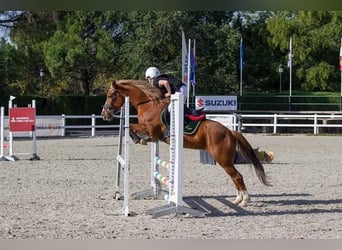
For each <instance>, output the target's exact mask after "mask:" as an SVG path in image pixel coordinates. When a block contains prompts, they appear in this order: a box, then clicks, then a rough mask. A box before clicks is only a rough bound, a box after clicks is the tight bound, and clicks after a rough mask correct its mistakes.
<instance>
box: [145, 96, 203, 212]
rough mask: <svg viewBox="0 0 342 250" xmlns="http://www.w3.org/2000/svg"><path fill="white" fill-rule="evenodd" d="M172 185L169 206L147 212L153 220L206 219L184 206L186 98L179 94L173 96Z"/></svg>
mask: <svg viewBox="0 0 342 250" xmlns="http://www.w3.org/2000/svg"><path fill="white" fill-rule="evenodd" d="M170 118H171V119H170V162H169V170H170V174H169V175H170V185H169V197H168V198H169V199H168V204H166V205H164V206H161V207H157V208H153V209H150V210H148V211H147V213H148V214H151V215H152V218H158V217H160V216H165V215H170V214H176V215H178V214H189V215H193V216H196V217H204V216H205V215H204V213H203V212H201V211H198V210H195V209H192V208H188V207H185V206H183V197H182V193H183V126H184V98H183V95H182V94H181V93H179V92H176V93H175V94H174V95H171V112H170Z"/></svg>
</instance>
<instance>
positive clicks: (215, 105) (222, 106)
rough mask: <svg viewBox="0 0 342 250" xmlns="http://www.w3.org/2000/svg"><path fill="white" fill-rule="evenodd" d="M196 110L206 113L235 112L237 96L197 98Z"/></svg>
mask: <svg viewBox="0 0 342 250" xmlns="http://www.w3.org/2000/svg"><path fill="white" fill-rule="evenodd" d="M195 102H196V109H199V108H204V111H235V110H237V96H229V95H220V96H196V101H195Z"/></svg>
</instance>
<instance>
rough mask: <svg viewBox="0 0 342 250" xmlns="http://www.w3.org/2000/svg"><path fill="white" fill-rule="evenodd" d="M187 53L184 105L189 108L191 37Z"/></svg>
mask: <svg viewBox="0 0 342 250" xmlns="http://www.w3.org/2000/svg"><path fill="white" fill-rule="evenodd" d="M188 48H189V53H188V79H187V98H186V106H187V107H188V108H189V98H190V69H191V57H190V56H191V53H190V51H191V39H189V47H188Z"/></svg>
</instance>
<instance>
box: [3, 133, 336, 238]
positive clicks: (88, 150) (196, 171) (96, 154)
mask: <svg viewBox="0 0 342 250" xmlns="http://www.w3.org/2000/svg"><path fill="white" fill-rule="evenodd" d="M246 137H247V139H248V140H249V141H250V143H251V144H252V146H253V147H260V150H273V151H274V152H275V160H274V161H273V163H271V164H264V167H265V170H266V173H267V174H268V175H269V177H270V179H271V182H272V184H273V186H272V187H266V186H263V185H262V184H261V183H260V182H259V181H258V179H257V177H256V176H255V174H254V170H253V169H252V168H251V167H250V166H249V165H248V164H240V165H236V166H237V168H238V169H239V171H240V172H241V173H242V174H243V176H244V179H245V183H246V185H247V188H248V190H249V193H250V195H251V198H252V200H251V202H250V203H249V205H248V206H246V207H238V206H235V205H233V204H232V203H231V200H233V199H234V198H235V190H234V187H233V184H232V182H231V180H230V179H229V177H228V176H227V175H225V174H224V172H223V170H222V169H221V168H220V167H219V166H217V165H216V166H215V165H203V164H200V163H199V151H193V150H185V151H184V154H185V164H184V168H185V169H184V172H185V173H184V193H183V196H184V201H185V203H184V204H185V206H188V205H189V206H190V204H192V205H193V204H195V203H196V204H197V209H198V210H201V211H204V212H206V216H205V217H204V218H196V217H191V216H173V215H168V216H163V217H159V218H156V219H152V217H151V215H149V214H146V211H147V210H149V209H152V208H155V207H159V206H161V205H164V204H166V202H165V201H164V200H151V199H146V200H130V201H129V205H130V211H131V213H132V216H129V217H126V216H124V215H123V211H122V208H123V201H122V200H115V199H113V195H114V191H115V176H116V160H115V158H116V153H117V146H118V138H117V137H111V136H107V137H96V138H70V139H48V140H47V139H40V140H39V138H38V142H37V146H38V155H39V156H40V157H41V160H40V161H29V160H28V159H29V157H30V155H19V154H17V156H18V157H19V158H20V160H19V161H16V162H0V238H1V239H8V238H15V239H164V238H166V239H341V238H342V220H341V218H342V198H341V194H342V170H341V162H342V154H341V149H342V147H341V145H342V137H339V136H308V135H292V136H272V135H260V134H258V135H255V134H247V135H246ZM31 147H32V142H31V141H25V140H24V141H19V140H17V141H15V142H14V153H18V152H30V151H31ZM130 150H131V176H130V179H131V183H130V189H131V191H130V192H132V193H133V192H137V191H142V190H145V189H148V188H149V186H150V147H149V146H142V145H132V146H131V149H130ZM160 150H161V156H162V158H164V157H165V159H166V157H167V154H168V146H167V145H165V144H161V149H160Z"/></svg>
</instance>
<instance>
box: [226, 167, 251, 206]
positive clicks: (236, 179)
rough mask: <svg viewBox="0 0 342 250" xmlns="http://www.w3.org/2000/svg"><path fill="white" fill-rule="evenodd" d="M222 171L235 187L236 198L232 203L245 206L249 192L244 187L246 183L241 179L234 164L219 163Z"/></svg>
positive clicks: (248, 199)
mask: <svg viewBox="0 0 342 250" xmlns="http://www.w3.org/2000/svg"><path fill="white" fill-rule="evenodd" d="M221 166H222V168H223V169H224V171H225V172H226V173H227V174H228V175H229V176H230V178H231V179H232V181H233V183H234V185H235V188H236V198H235V200H233V203H234V204H237V205H240V206H245V205H246V204H247V202H249V201H250V197H249V194H248V192H247V189H246V185H245V183H244V181H243V177H242V175H241V174H240V172H239V171H238V170H237V169H236V168H235V167H234V164H228V165H224V166H223V165H221Z"/></svg>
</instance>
